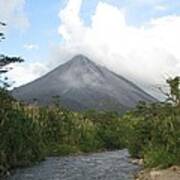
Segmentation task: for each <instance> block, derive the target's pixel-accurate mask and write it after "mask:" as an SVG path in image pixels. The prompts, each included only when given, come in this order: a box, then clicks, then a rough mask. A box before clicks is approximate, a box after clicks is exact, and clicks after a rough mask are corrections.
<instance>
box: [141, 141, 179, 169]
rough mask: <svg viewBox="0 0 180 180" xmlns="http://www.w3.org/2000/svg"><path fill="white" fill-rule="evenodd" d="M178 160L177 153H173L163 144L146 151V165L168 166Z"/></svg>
mask: <svg viewBox="0 0 180 180" xmlns="http://www.w3.org/2000/svg"><path fill="white" fill-rule="evenodd" d="M175 162H176V154H172V153H170V152H168V151H167V150H166V148H165V147H163V146H162V145H161V146H160V147H152V148H149V149H146V150H145V151H144V165H145V167H148V168H149V167H150V168H153V167H158V168H167V167H169V166H172V165H173V164H175Z"/></svg>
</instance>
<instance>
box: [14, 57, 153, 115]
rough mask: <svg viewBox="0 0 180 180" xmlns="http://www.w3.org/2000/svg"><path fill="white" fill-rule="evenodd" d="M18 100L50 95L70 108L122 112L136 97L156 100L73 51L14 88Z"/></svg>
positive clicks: (47, 99) (41, 100)
mask: <svg viewBox="0 0 180 180" xmlns="http://www.w3.org/2000/svg"><path fill="white" fill-rule="evenodd" d="M12 94H13V96H14V97H15V98H17V99H18V100H21V101H24V102H27V103H30V104H31V103H34V100H36V102H37V104H39V105H50V104H52V103H53V101H54V100H53V97H55V96H56V97H59V98H58V100H59V101H60V104H62V105H64V106H65V107H68V108H70V109H71V110H76V111H81V110H90V109H91V110H92V109H94V110H118V111H121V112H124V111H126V110H128V109H130V108H132V107H134V106H136V105H137V103H138V102H139V101H145V102H154V101H156V99H155V98H153V97H152V96H151V95H149V94H148V93H146V92H145V91H143V90H142V89H141V88H139V87H138V86H137V85H135V84H134V83H133V82H131V81H129V80H127V79H126V78H124V77H123V76H120V75H118V74H116V73H114V72H112V71H110V70H108V69H107V68H106V67H103V66H100V65H97V64H96V63H94V62H93V61H91V60H90V59H89V58H87V57H86V56H84V55H77V56H75V57H73V58H72V59H71V60H70V61H68V62H67V63H65V64H63V65H61V66H59V67H57V68H56V69H55V70H53V71H51V72H49V73H48V74H46V75H45V76H43V77H41V78H39V79H37V80H35V81H33V82H31V83H29V84H27V85H24V86H21V87H19V88H16V89H14V90H13V91H12Z"/></svg>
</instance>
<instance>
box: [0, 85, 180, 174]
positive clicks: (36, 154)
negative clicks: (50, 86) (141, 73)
mask: <svg viewBox="0 0 180 180" xmlns="http://www.w3.org/2000/svg"><path fill="white" fill-rule="evenodd" d="M172 88H175V89H176V90H175V91H173V97H174V99H176V101H172V100H171V101H167V102H165V103H160V102H157V103H153V104H147V103H144V102H141V103H140V104H139V105H138V106H137V107H136V108H135V109H134V110H133V111H131V112H128V113H126V114H125V115H124V116H123V117H120V116H119V115H118V114H117V113H115V112H96V111H88V112H84V113H77V112H72V111H69V110H68V109H65V108H63V107H61V106H59V105H58V104H57V103H55V105H54V106H51V107H36V106H27V105H23V104H21V103H19V102H17V101H16V100H14V98H12V97H11V95H10V94H9V93H8V91H7V90H5V89H0V175H2V174H4V173H5V172H6V171H7V170H8V169H12V168H14V167H17V166H26V165H30V164H32V163H34V162H37V161H40V160H41V159H43V158H45V157H46V156H52V155H69V154H79V153H89V152H95V151H102V150H114V149H122V148H128V149H129V151H130V153H131V155H132V156H133V157H138V158H143V159H144V162H145V166H146V167H160V168H165V167H168V166H170V165H175V164H176V165H178V164H180V128H179V127H180V108H179V103H178V101H177V99H178V91H177V84H176V86H175V85H174V84H172ZM178 88H179V87H178ZM178 90H179V89H178Z"/></svg>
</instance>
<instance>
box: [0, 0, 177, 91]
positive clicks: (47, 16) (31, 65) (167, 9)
mask: <svg viewBox="0 0 180 180" xmlns="http://www.w3.org/2000/svg"><path fill="white" fill-rule="evenodd" d="M79 8H80V11H79ZM0 20H2V21H5V22H7V24H8V27H7V29H6V30H5V34H6V38H7V39H6V40H5V41H3V42H1V44H0V52H1V53H4V54H8V55H15V56H21V57H23V58H24V59H25V61H26V63H24V65H22V66H18V65H17V66H16V68H14V70H13V71H12V72H11V73H10V75H9V76H10V78H12V79H13V80H15V81H16V82H17V86H19V85H21V84H24V83H27V82H29V81H32V80H33V79H35V78H38V77H39V76H41V75H42V74H44V73H46V72H48V71H50V70H51V69H52V68H54V67H55V66H57V65H59V64H61V63H62V62H64V61H65V60H66V61H67V60H68V59H69V58H71V57H72V56H73V55H75V54H77V53H83V54H85V55H87V56H89V57H90V58H91V59H93V60H94V61H97V63H100V64H101V63H102V64H103V65H105V66H107V67H108V68H109V69H111V70H113V71H115V72H116V73H119V74H121V75H124V76H127V77H128V78H131V79H132V80H134V81H136V82H137V83H138V84H139V85H142V86H144V88H146V89H149V87H150V86H151V85H152V84H153V85H155V84H158V83H161V82H162V80H164V79H165V78H166V76H165V75H166V74H168V75H174V74H177V72H180V53H179V52H180V51H179V47H180V36H179V32H180V0H51V1H50V0H11V1H7V0H0ZM159 69H161V70H162V71H159ZM25 73H26V75H23V76H22V74H25ZM14 77H15V78H14ZM157 79H158V80H159V79H160V80H159V81H158V80H157Z"/></svg>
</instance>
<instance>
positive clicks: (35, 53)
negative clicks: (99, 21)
mask: <svg viewBox="0 0 180 180" xmlns="http://www.w3.org/2000/svg"><path fill="white" fill-rule="evenodd" d="M0 1H1V0H0ZM101 1H102V2H107V3H109V4H112V5H114V6H116V7H118V8H121V9H122V8H123V9H126V12H127V14H126V15H127V16H126V19H127V23H129V24H130V25H135V26H139V25H141V24H143V23H146V21H148V20H149V19H151V18H155V17H161V16H165V15H171V14H176V15H180V1H179V0H173V1H172V0H162V1H161V0H160V1H159V0H156V1H154V0H101ZM67 2H68V0H52V1H49V0H38V1H37V0H27V1H26V4H25V7H24V8H25V14H26V16H27V18H28V20H29V22H30V26H29V28H27V29H25V30H20V29H14V28H12V29H11V28H10V29H9V31H8V32H7V33H6V36H7V40H6V41H4V42H3V43H1V51H2V52H3V53H6V54H10V55H18V56H22V57H24V58H25V59H27V61H28V62H29V61H37V60H42V61H43V59H45V58H46V56H47V55H48V50H49V48H50V47H51V46H53V45H54V44H58V43H60V42H61V40H62V39H61V37H60V36H59V35H58V32H57V28H58V26H59V24H60V19H59V18H58V12H59V10H60V9H62V8H64V7H65V5H66V4H67ZM98 2H99V0H84V1H83V5H82V8H81V17H82V18H83V20H84V23H85V24H86V25H89V24H90V23H91V16H92V15H93V14H94V12H95V8H96V6H97V4H98ZM1 8H3V7H1ZM156 8H157V9H156ZM158 8H159V9H158ZM163 8H164V9H163ZM26 44H36V45H38V46H39V48H38V49H37V50H27V49H25V48H24V45H26Z"/></svg>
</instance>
